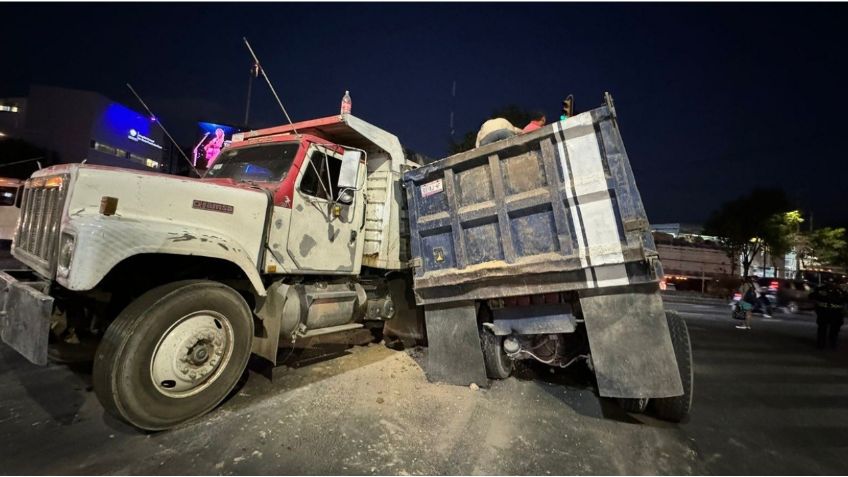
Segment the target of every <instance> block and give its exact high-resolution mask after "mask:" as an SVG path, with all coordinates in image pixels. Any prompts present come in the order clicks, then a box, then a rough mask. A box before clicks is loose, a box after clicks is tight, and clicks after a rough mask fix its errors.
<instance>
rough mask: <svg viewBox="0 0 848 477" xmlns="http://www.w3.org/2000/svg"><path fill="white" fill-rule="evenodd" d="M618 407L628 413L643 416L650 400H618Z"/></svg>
mask: <svg viewBox="0 0 848 477" xmlns="http://www.w3.org/2000/svg"><path fill="white" fill-rule="evenodd" d="M617 401H618V406H619V407H621V408H622V409H624V410H625V411H626V412H630V413H633V414H641V413H643V412H645V409H646V408H647V407H648V401H649V400H648V398H618V399H617Z"/></svg>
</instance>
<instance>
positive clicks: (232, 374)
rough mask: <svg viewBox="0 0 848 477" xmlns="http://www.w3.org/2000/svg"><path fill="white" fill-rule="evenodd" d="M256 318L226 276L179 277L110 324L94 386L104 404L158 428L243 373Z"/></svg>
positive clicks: (197, 407) (204, 406) (206, 402)
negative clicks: (208, 278)
mask: <svg viewBox="0 0 848 477" xmlns="http://www.w3.org/2000/svg"><path fill="white" fill-rule="evenodd" d="M252 337H253V320H252V316H251V312H250V309H249V307H248V305H247V303H246V302H245V300H244V298H242V296H241V295H239V294H238V292H236V291H235V290H233V289H232V288H230V287H227V286H225V285H223V284H221V283H217V282H212V281H202V280H190V281H181V282H175V283H170V284H167V285H163V286H160V287H157V288H154V289H153V290H150V291H148V292H147V293H145V294H144V295H142V296H141V297H139V298H138V299H137V300H135V301H134V302H133V303H131V304H130V305H129V306H128V307H127V308H126V309H125V310H124V311H123V312H121V314H120V315H119V316H118V317H117V318H116V319H115V321H114V322H113V323H112V325H111V326H110V327H109V328H108V329H107V331H106V334H105V336H104V337H103V341H102V342H101V344H100V346H99V347H98V349H97V355H96V356H95V360H94V373H93V381H94V390H95V392H96V394H97V397H98V399H99V400H100V402H101V403H102V404H103V407H105V408H106V410H107V411H109V412H110V413H112V414H113V415H115V416H116V417H118V418H120V419H123V420H125V421H127V422H129V423H130V424H132V425H134V426H136V427H139V428H142V429H146V430H161V429H167V428H170V427H173V426H176V425H178V424H180V423H183V422H185V421H188V420H190V419H193V418H195V417H198V416H201V415H203V414H205V413H207V412H208V411H210V410H211V409H213V408H214V407H215V406H217V405H218V404H219V403H220V402H221V401H222V400H223V399H224V398H225V397H226V396H227V394H229V392H230V391H231V390H232V389H233V387H234V386H235V385H236V383H237V382H238V379H239V378H240V377H241V375H242V372H243V371H244V368H245V366H246V364H247V359H248V357H249V355H250V345H251V340H252Z"/></svg>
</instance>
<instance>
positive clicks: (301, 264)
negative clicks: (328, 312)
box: [286, 144, 365, 275]
mask: <svg viewBox="0 0 848 477" xmlns="http://www.w3.org/2000/svg"><path fill="white" fill-rule="evenodd" d="M342 157H343V155H342V153H340V152H337V151H336V150H335V148H329V147H326V146H322V145H317V144H312V145H311V146H310V147H309V150H308V151H307V154H306V158H305V159H304V161H303V164H302V165H301V167H300V171H299V173H298V178H297V181H296V183H295V188H294V192H293V194H292V208H291V219H290V227H289V236H288V241H287V246H286V248H287V250H286V251H287V253H288V255H289V257H290V258H291V260H292V262H293V263H294V265H295V267H296V270H297V271H298V272H302V273H315V274H318V273H320V274H330V275H350V274H358V273H359V269H360V267H361V264H362V244H363V243H364V241H363V237H362V233H361V232H362V230H361V229H362V226H363V225H364V221H363V213H364V211H365V203H364V202H365V201H364V197H363V193H362V190H361V187H358V188H357V189H356V190H349V189H343V190H339V187H338V182H339V173H340V171H341V166H342ZM364 170H365V168H364V167H360V168H359V174H358V176H360V177H357V184H358V185H361V184H363V183H364V177H361V176H363V175H364ZM340 195H342V196H345V195H346V196H347V197H341V200H340Z"/></svg>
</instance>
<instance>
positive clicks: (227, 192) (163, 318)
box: [0, 114, 418, 430]
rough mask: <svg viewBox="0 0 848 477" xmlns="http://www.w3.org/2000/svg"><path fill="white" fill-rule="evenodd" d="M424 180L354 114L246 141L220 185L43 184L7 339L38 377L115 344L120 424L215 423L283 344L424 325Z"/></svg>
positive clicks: (16, 249)
mask: <svg viewBox="0 0 848 477" xmlns="http://www.w3.org/2000/svg"><path fill="white" fill-rule="evenodd" d="M416 167H418V164H416V163H414V162H412V161H411V160H410V159H409V158H408V157H407V154H406V152H405V151H404V149H403V148H402V147H401V144H400V142H399V140H398V139H397V137H395V136H394V135H392V134H391V133H388V132H386V131H384V130H382V129H379V128H377V127H376V126H373V125H371V124H369V123H367V122H365V121H363V120H361V119H359V118H357V117H355V116H352V115H349V114H344V115H341V116H331V117H327V118H321V119H316V120H311V121H305V122H301V123H295V124H293V125H288V126H280V127H274V128H269V129H264V130H257V131H250V132H246V133H242V134H239V135H236V137H235V138H234V141H233V143H232V144H231V145H230V146H229V147H228V148H226V149H224V150H223V151H222V152H221V155H220V156H219V158H218V160H217V161H216V163H215V164H214V166H213V167H212V168H211V169H210V170H209V171H208V172H207V174H206V175H205V177H204V178H202V179H189V178H181V177H173V176H167V175H164V174H158V173H146V172H138V171H131V170H124V169H116V168H109V167H100V166H91V165H84V164H65V165H61V166H55V167H51V168H48V169H43V170H40V171H38V172H36V173H35V174H34V175H33V176H32V177H31V178H30V179H28V180H27V181H26V183H25V184H24V187H23V200H22V204H21V218H20V220H19V222H18V225H17V229H16V232H15V237H14V241H13V245H12V253H13V255H14V256H15V257H16V258H17V259H18V260H20V261H21V262H22V263H24V264H25V265H27V266H28V267H29V268H31V269H32V272H33V273H31V274H30V275H29V276H28V277H27V278H26V279H24V278H22V277H21V276H13V275H11V274H9V273H5V272H0V289H2V291H4V292H5V293H2V294H0V296H1V297H2V298H0V307H2V308H0V310H1V311H2V314H0V316H2V318H0V336H2V339H3V341H5V342H6V343H8V344H9V345H10V346H12V347H13V348H15V349H16V350H17V351H18V352H20V353H21V354H22V355H24V356H26V357H27V358H28V359H29V360H30V361H32V362H34V363H36V364H45V363H46V362H47V357H48V348H50V347H51V346H52V345H53V344H59V345H68V344H69V343H77V342H80V341H81V340H82V341H85V340H86V339H89V340H92V339H93V340H99V344H98V345H97V351H96V354H95V356H94V374H93V381H94V388H95V391H96V394H97V396H98V398H99V399H100V401H101V403H102V404H103V405H104V407H105V408H106V409H107V410H109V411H110V412H111V413H113V414H115V415H116V416H118V417H120V418H122V419H124V420H126V421H128V422H130V423H131V424H133V425H135V426H137V427H140V428H143V429H150V430H155V429H165V428H168V427H172V426H174V425H177V424H179V423H181V422H184V421H186V420H188V419H191V418H194V417H197V416H199V415H201V414H203V413H205V412H207V411H209V410H210V409H212V408H213V407H215V406H216V405H217V404H218V403H219V402H220V401H221V400H222V399H223V398H224V397H225V396H226V395H227V394H228V393H229V391H230V390H231V389H232V388H233V386H234V385H235V384H236V381H237V380H238V378H239V376H241V374H242V372H243V370H244V367H245V366H246V363H247V359H248V357H249V355H250V353H251V352H254V353H256V354H258V355H259V356H262V357H264V358H266V359H268V360H269V361H271V362H275V361H276V355H277V348H278V344H279V343H280V340H283V342H293V341H295V340H297V339H299V338H303V337H308V336H314V335H317V334H323V333H330V332H336V331H343V330H349V329H354V328H362V327H366V326H367V327H375V328H381V327H382V324H383V322H384V321H385V320H389V319H392V318H394V317H395V316H396V315H398V314H403V313H407V312H409V308H408V307H407V306H406V303H407V299H406V291H407V290H408V289H409V286H408V285H407V284H408V283H409V273H408V272H407V268H408V261H409V258H410V257H409V246H408V232H406V231H407V230H408V227H407V226H406V224H403V221H405V220H406V213H405V198H404V194H403V193H402V189H401V175H402V174H403V172H405V171H407V170H410V169H413V168H416ZM402 231H403V232H402ZM410 306H411V305H410Z"/></svg>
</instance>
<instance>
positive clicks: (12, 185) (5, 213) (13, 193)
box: [0, 177, 21, 248]
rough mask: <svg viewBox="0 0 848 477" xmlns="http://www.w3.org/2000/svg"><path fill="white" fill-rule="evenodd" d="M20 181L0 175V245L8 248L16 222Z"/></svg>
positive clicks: (18, 210)
mask: <svg viewBox="0 0 848 477" xmlns="http://www.w3.org/2000/svg"><path fill="white" fill-rule="evenodd" d="M20 189H21V181H20V180H18V179H9V178H6V177H0V247H5V248H8V247H9V244H10V243H11V241H12V235H13V234H14V233H15V226H16V225H17V224H18V216H20V215H21V209H20V202H19V199H20Z"/></svg>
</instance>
